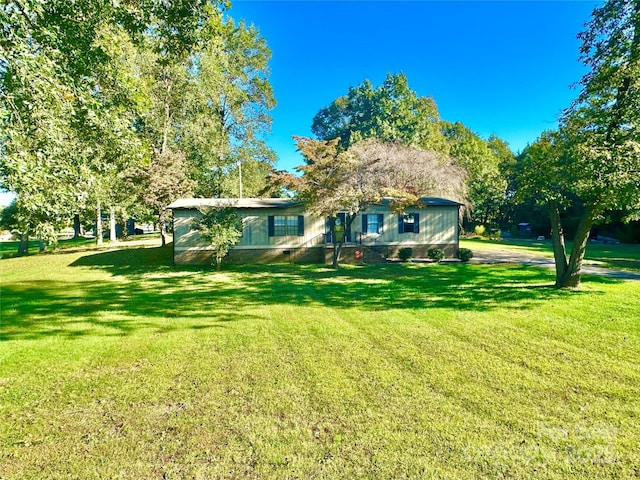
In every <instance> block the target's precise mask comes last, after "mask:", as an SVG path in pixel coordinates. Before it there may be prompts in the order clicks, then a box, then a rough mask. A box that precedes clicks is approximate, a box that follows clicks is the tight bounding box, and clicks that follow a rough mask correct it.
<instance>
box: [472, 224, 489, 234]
mask: <svg viewBox="0 0 640 480" xmlns="http://www.w3.org/2000/svg"><path fill="white" fill-rule="evenodd" d="M473 231H474V233H475V234H476V235H478V236H480V237H482V236H483V235H484V234H485V232H486V231H487V229H486V228H485V226H484V225H476V226H475V228H474V229H473Z"/></svg>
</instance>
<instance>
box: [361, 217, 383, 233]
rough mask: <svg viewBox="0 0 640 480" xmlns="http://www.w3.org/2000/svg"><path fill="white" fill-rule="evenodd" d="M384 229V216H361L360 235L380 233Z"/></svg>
mask: <svg viewBox="0 0 640 480" xmlns="http://www.w3.org/2000/svg"><path fill="white" fill-rule="evenodd" d="M383 227H384V215H383V214H381V213H379V214H369V215H367V214H364V215H362V233H364V234H371V233H382V230H383Z"/></svg>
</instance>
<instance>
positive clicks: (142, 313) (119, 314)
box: [0, 246, 612, 340]
mask: <svg viewBox="0 0 640 480" xmlns="http://www.w3.org/2000/svg"><path fill="white" fill-rule="evenodd" d="M170 262H171V247H170V246H169V247H168V248H166V247H165V248H140V249H127V250H119V251H109V252H102V253H97V254H93V255H85V256H83V257H81V258H79V259H78V260H76V261H75V262H73V263H72V264H71V266H72V267H83V268H87V267H88V268H92V269H100V270H103V271H105V272H107V273H109V274H110V276H109V277H108V280H106V281H83V280H82V279H80V280H78V281H74V280H73V279H70V280H69V281H68V282H64V284H61V283H57V282H53V281H33V282H28V283H27V282H24V283H11V284H9V285H5V286H3V299H2V300H3V302H2V303H3V305H2V310H3V312H4V313H6V314H7V315H5V314H4V313H3V319H2V328H1V329H0V333H1V334H0V338H1V339H2V340H10V339H35V338H40V337H44V336H50V335H58V336H67V337H69V338H74V337H78V336H82V335H85V334H91V335H96V334H98V335H128V334H131V333H133V332H135V331H138V330H141V329H149V330H150V331H152V332H154V333H164V332H170V331H172V330H176V329H193V330H201V329H207V328H213V327H219V326H222V325H224V323H225V322H233V321H246V320H253V321H259V320H261V319H264V317H263V315H265V314H264V313H261V312H263V309H262V308H261V307H265V306H273V305H300V306H314V305H317V306H328V307H333V308H339V309H351V308H354V309H360V310H364V311H385V310H393V309H411V310H423V309H437V308H443V309H453V310H462V311H469V312H474V311H487V310H491V309H498V308H500V309H505V308H507V309H523V308H533V307H535V306H536V305H538V304H540V303H541V302H547V301H552V300H553V301H555V300H561V299H563V298H567V297H570V296H575V295H582V294H584V292H580V291H577V292H575V291H566V290H558V289H555V288H554V287H553V286H552V284H553V272H550V271H549V270H548V269H542V268H535V267H524V266H503V265H501V266H496V265H491V266H490V265H467V264H446V265H442V264H440V265H438V264H424V265H416V264H385V265H369V266H361V267H353V266H347V267H344V268H342V269H340V270H338V271H335V270H332V269H329V268H327V267H325V266H322V265H286V264H276V265H242V266H226V267H225V268H224V269H223V271H221V272H216V271H215V269H213V268H211V267H191V266H189V267H172V266H171V265H170ZM598 281H602V282H605V283H610V282H612V280H609V279H599V280H598ZM590 294H592V293H590ZM291 321H296V319H295V318H292V319H291Z"/></svg>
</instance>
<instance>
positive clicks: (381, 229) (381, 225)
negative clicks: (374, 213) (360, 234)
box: [378, 213, 384, 233]
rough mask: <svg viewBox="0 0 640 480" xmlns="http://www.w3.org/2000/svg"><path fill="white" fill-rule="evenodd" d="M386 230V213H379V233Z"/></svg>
mask: <svg viewBox="0 0 640 480" xmlns="http://www.w3.org/2000/svg"><path fill="white" fill-rule="evenodd" d="M382 232H384V213H379V214H378V233H382Z"/></svg>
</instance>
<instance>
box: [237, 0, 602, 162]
mask: <svg viewBox="0 0 640 480" xmlns="http://www.w3.org/2000/svg"><path fill="white" fill-rule="evenodd" d="M232 1H233V0H232ZM598 3H599V2H596V1H565V2H556V1H537V2H533V1H494V2H484V1H466V2H463V1H440V2H436V1H395V2H391V1H357V0H351V1H321V0H316V1H304V0H297V1H296V0H278V1H271V0H235V1H234V2H233V3H232V8H231V11H230V15H231V16H232V17H233V18H234V19H236V20H239V19H245V20H246V21H247V23H253V24H254V25H255V26H256V27H258V29H259V30H260V32H261V35H262V36H263V37H264V38H265V39H266V41H267V43H268V44H269V46H270V48H271V50H272V53H273V58H272V61H271V77H270V80H271V84H272V86H273V88H274V93H275V97H276V99H277V101H278V107H277V108H276V109H275V110H274V111H273V129H272V134H271V135H269V137H268V139H267V140H268V143H269V145H270V146H271V147H272V148H274V149H275V150H276V152H277V153H278V155H279V158H280V160H279V162H278V168H282V169H287V170H293V168H294V167H295V166H296V165H299V164H301V163H302V159H301V157H300V155H299V154H298V153H297V152H296V149H295V145H294V144H293V140H292V139H291V136H292V135H302V136H311V122H312V119H313V117H314V115H315V114H316V113H317V112H318V111H319V110H320V109H321V108H322V107H323V106H326V105H328V104H329V103H331V102H332V101H333V100H334V99H336V98H337V97H339V96H341V95H344V94H346V93H347V90H348V88H349V86H355V85H358V84H360V83H361V82H362V81H363V80H364V79H369V80H371V82H372V83H373V84H374V85H379V84H380V83H382V81H383V80H384V78H385V76H386V74H387V73H395V72H404V73H405V74H406V75H407V78H408V80H409V86H410V87H411V88H412V89H413V90H415V91H416V92H417V93H418V94H419V95H422V96H429V95H430V96H432V97H433V98H434V99H435V101H436V103H437V105H438V109H439V111H440V115H441V117H442V118H443V119H444V120H448V121H452V122H455V121H460V122H462V123H464V124H465V125H466V126H467V127H469V128H470V129H471V130H473V131H475V132H476V133H477V134H479V135H480V136H482V137H483V138H487V137H488V136H489V135H491V134H492V133H493V134H496V135H498V136H499V137H500V138H502V139H503V140H506V141H507V142H508V143H509V144H510V146H511V148H512V150H514V151H515V152H518V151H520V150H522V149H523V148H524V147H525V146H526V145H527V143H531V142H533V141H535V139H536V138H537V137H538V135H539V134H540V133H541V132H542V131H544V130H548V129H552V128H555V126H556V125H557V119H558V115H559V113H560V111H561V110H562V109H563V108H565V107H567V106H568V105H569V104H570V102H571V101H572V100H573V99H574V98H575V96H576V95H577V90H576V89H574V88H571V85H573V84H575V83H576V82H577V81H579V80H580V78H581V77H582V75H583V74H584V73H585V71H586V70H585V68H584V67H583V66H582V64H581V63H580V61H579V47H580V43H579V41H578V40H577V39H576V35H577V34H578V32H580V31H582V30H583V29H584V24H585V22H587V21H588V20H589V18H590V15H591V12H592V11H593V8H594V7H595V6H596V5H598ZM600 3H601V2H600Z"/></svg>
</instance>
